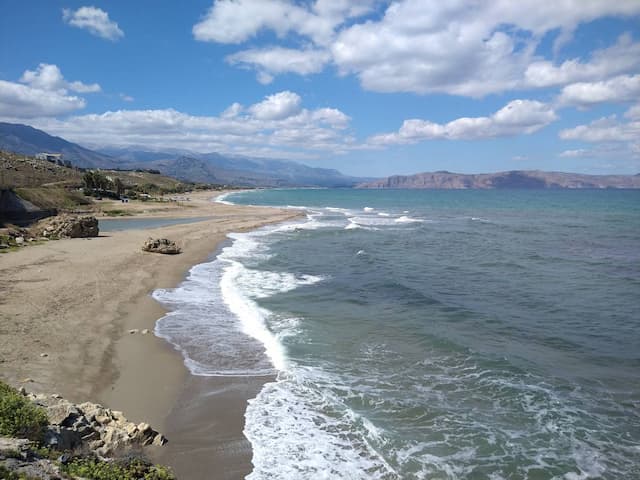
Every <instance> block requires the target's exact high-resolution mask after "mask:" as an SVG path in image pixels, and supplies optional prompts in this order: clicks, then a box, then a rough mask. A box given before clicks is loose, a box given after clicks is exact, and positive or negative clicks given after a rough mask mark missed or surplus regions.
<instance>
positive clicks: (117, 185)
mask: <svg viewBox="0 0 640 480" xmlns="http://www.w3.org/2000/svg"><path fill="white" fill-rule="evenodd" d="M113 188H115V189H116V193H117V194H118V196H121V195H122V194H123V193H124V183H122V180H120V179H119V178H118V177H116V178H115V180H114V181H113Z"/></svg>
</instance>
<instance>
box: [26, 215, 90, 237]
mask: <svg viewBox="0 0 640 480" xmlns="http://www.w3.org/2000/svg"><path fill="white" fill-rule="evenodd" d="M31 230H32V232H33V233H34V234H36V235H37V236H40V237H45V238H88V237H97V236H98V233H99V231H100V230H99V228H98V219H97V218H96V217H93V216H90V215H66V214H65V215H57V216H55V217H50V218H47V219H45V220H42V221H40V222H39V223H38V224H37V225H36V226H35V227H33V228H32V229H31Z"/></svg>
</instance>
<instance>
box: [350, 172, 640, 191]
mask: <svg viewBox="0 0 640 480" xmlns="http://www.w3.org/2000/svg"><path fill="white" fill-rule="evenodd" d="M357 188H433V189H464V188H476V189H490V188H640V175H584V174H579V173H560V172H542V171H539V170H529V171H522V170H516V171H509V172H498V173H480V174H463V173H451V172H425V173H417V174H415V175H394V176H391V177H387V178H382V179H379V180H375V181H373V182H367V183H361V184H359V185H357Z"/></svg>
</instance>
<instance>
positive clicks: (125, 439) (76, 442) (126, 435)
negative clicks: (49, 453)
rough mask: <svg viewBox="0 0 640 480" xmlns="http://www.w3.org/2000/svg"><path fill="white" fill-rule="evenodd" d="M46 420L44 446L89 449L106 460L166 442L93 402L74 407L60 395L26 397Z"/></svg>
mask: <svg viewBox="0 0 640 480" xmlns="http://www.w3.org/2000/svg"><path fill="white" fill-rule="evenodd" d="M26 396H27V398H29V399H30V400H31V401H32V402H33V403H35V404H36V405H39V406H41V407H43V408H44V409H45V411H46V413H47V417H48V418H49V426H48V429H47V432H46V434H45V444H46V445H47V446H48V447H51V448H54V449H56V450H78V449H80V450H82V449H88V450H90V451H92V452H94V453H95V454H96V455H97V456H98V457H101V458H107V457H111V456H114V455H117V454H121V453H122V452H123V451H126V450H131V449H136V448H138V449H139V448H141V447H145V446H148V445H164V444H166V443H167V439H166V438H165V437H164V435H162V434H161V433H159V432H157V431H156V430H154V429H153V428H151V426H150V425H149V424H147V423H138V424H136V423H133V422H129V421H128V420H127V419H126V418H125V417H124V415H123V414H122V412H119V411H116V410H110V409H108V408H105V407H103V406H102V405H98V404H95V403H89V402H86V403H80V404H74V403H71V402H69V401H68V400H65V399H64V398H62V397H60V396H59V395H36V394H32V393H30V394H26Z"/></svg>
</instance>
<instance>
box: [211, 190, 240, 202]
mask: <svg viewBox="0 0 640 480" xmlns="http://www.w3.org/2000/svg"><path fill="white" fill-rule="evenodd" d="M231 193H237V192H226V193H223V194H222V195H218V196H217V197H216V198H215V199H214V202H216V203H222V204H224V205H233V203H231V202H229V201H227V200H225V199H226V198H227V197H228V196H229V195H230V194H231Z"/></svg>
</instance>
